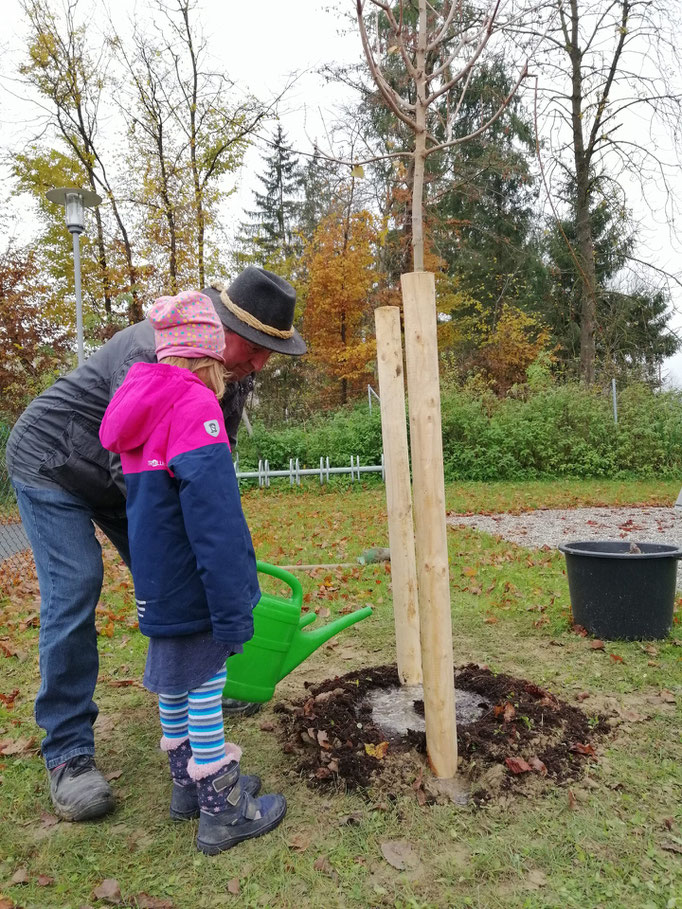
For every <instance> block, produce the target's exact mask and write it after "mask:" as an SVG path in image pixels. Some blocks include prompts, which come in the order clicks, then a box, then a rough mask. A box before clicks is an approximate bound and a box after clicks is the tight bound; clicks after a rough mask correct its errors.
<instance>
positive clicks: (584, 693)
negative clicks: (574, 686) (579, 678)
mask: <svg viewBox="0 0 682 909" xmlns="http://www.w3.org/2000/svg"><path fill="white" fill-rule="evenodd" d="M589 696H590V692H589V691H581V692H579V693H578V694H576V696H575V699H576V701H585V700H586V699H587V698H589Z"/></svg>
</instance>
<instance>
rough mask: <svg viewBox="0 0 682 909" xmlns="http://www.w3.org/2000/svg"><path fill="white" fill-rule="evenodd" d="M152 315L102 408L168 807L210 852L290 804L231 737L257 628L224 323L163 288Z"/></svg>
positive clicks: (204, 303) (206, 302)
mask: <svg viewBox="0 0 682 909" xmlns="http://www.w3.org/2000/svg"><path fill="white" fill-rule="evenodd" d="M148 318H149V320H150V322H151V323H152V325H153V326H154V329H155V336H156V355H157V359H158V361H159V362H158V363H135V364H134V365H133V366H132V367H131V369H130V371H129V372H128V375H127V377H126V379H125V381H124V382H123V384H122V385H121V387H120V388H119V390H118V391H117V392H116V394H115V395H114V397H113V398H112V400H111V403H110V404H109V407H108V408H107V410H106V413H105V415H104V419H103V421H102V425H101V428H100V439H101V442H102V445H103V446H104V447H105V448H108V449H109V450H110V451H113V452H116V453H118V454H120V455H121V465H122V468H123V474H124V476H125V482H126V488H127V506H126V507H127V513H128V532H129V539H130V549H131V558H132V574H133V581H134V584H135V601H136V603H137V613H138V618H139V625H140V631H141V632H142V633H143V634H145V635H147V636H148V637H149V639H150V640H149V651H148V654H147V665H146V668H145V674H144V684H145V686H146V687H147V688H148V689H149V690H150V691H154V692H156V693H157V694H158V695H159V713H160V716H161V728H162V731H163V736H162V738H161V748H162V749H163V750H164V751H167V752H168V756H169V759H170V770H171V776H172V778H173V795H172V799H171V809H170V811H171V816H172V817H173V818H175V819H177V820H180V819H184V818H190V817H196V816H197V815H199V833H198V837H197V846H198V848H199V849H200V850H201V851H203V852H207V853H210V854H215V853H218V852H222V851H224V850H225V849H229V848H230V847H231V846H234V845H235V844H237V843H239V842H241V841H242V840H246V839H250V838H251V837H254V836H260V835H261V834H263V833H267V831H269V830H272V829H273V828H274V827H276V826H277V825H278V824H279V823H280V821H281V820H282V818H283V817H284V815H285V813H286V802H285V800H284V798H283V796H281V795H265V796H261V797H260V798H254V796H255V795H256V793H257V792H258V789H259V788H260V781H259V780H258V778H257V777H246V776H242V777H241V778H240V771H239V759H240V757H241V749H240V748H238V747H237V746H236V745H233V744H231V743H229V742H228V743H226V742H225V731H224V726H223V716H222V708H221V697H222V690H223V687H224V685H225V678H226V673H225V661H226V659H227V657H229V656H230V655H231V654H233V653H239V652H241V651H242V649H243V645H244V643H245V642H246V641H248V640H249V639H250V638H251V637H252V635H253V618H252V610H253V607H254V606H255V605H256V603H257V602H258V599H259V597H260V590H259V586H258V576H257V573H256V559H255V555H254V551H253V545H252V543H251V535H250V533H249V529H248V527H247V525H246V521H245V519H244V514H243V512H242V507H241V502H240V498H239V489H238V486H237V478H236V475H235V471H234V466H233V464H232V458H231V455H230V448H229V443H228V440H227V435H226V432H225V425H224V422H223V419H222V413H221V410H220V406H219V404H218V398H220V397H221V396H222V394H223V391H224V378H223V361H222V352H223V349H224V346H225V335H224V330H223V328H222V325H221V323H220V320H219V319H218V316H217V315H216V313H215V310H214V308H213V305H212V303H211V301H210V299H209V298H208V297H207V296H205V295H203V294H200V293H197V292H194V291H191V292H187V293H182V294H179V295H178V296H175V297H161V298H160V299H159V300H157V301H156V302H155V303H154V306H153V307H152V309H151V311H150V312H149V315H148Z"/></svg>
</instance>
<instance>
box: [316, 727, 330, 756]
mask: <svg viewBox="0 0 682 909" xmlns="http://www.w3.org/2000/svg"><path fill="white" fill-rule="evenodd" d="M317 744H318V745H319V746H320V748H326V749H327V751H328V750H329V749H330V748H331V747H332V746H331V745H330V744H329V736H328V735H327V733H326V732H325V730H324V729H320V731H319V732H318V733H317Z"/></svg>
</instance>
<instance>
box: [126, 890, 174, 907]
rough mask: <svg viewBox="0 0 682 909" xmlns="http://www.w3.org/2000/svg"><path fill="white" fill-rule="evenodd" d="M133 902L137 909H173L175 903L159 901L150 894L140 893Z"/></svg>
mask: <svg viewBox="0 0 682 909" xmlns="http://www.w3.org/2000/svg"><path fill="white" fill-rule="evenodd" d="M132 902H133V906H135V907H136V909H173V903H172V902H171V901H170V900H164V899H159V898H157V897H155V896H150V895H149V894H148V893H138V894H137V896H134V897H133V900H132Z"/></svg>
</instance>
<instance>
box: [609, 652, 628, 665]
mask: <svg viewBox="0 0 682 909" xmlns="http://www.w3.org/2000/svg"><path fill="white" fill-rule="evenodd" d="M609 656H610V657H611V659H612V660H613V662H614V663H624V662H625V660H624V659H623V657H622V656H621V655H620V654H619V653H610V654H609Z"/></svg>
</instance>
